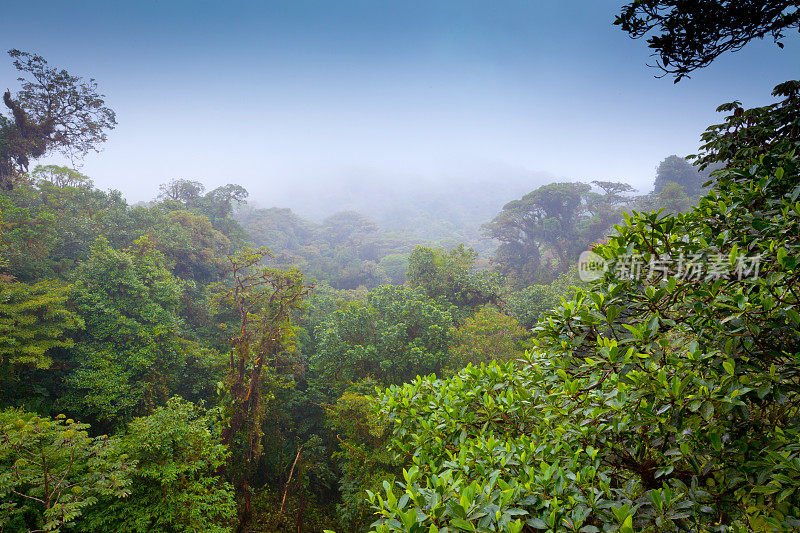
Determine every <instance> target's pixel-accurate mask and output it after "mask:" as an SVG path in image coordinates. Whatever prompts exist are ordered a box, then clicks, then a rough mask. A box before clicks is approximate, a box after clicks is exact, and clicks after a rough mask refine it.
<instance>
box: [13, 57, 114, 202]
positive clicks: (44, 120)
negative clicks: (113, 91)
mask: <svg viewBox="0 0 800 533" xmlns="http://www.w3.org/2000/svg"><path fill="white" fill-rule="evenodd" d="M8 55H10V56H11V58H12V59H13V63H12V64H13V65H14V68H15V69H17V71H19V72H20V74H21V75H20V77H19V78H18V79H19V81H20V82H21V83H22V87H21V89H20V91H19V92H17V93H16V94H13V95H12V93H11V91H10V90H6V92H5V93H4V94H3V103H4V104H5V107H6V108H8V110H9V112H10V113H11V116H10V117H8V116H6V115H4V114H2V113H0V189H5V190H9V189H11V188H12V187H13V185H14V182H15V181H16V179H17V178H18V177H19V176H20V174H21V173H22V172H26V171H27V170H28V164H29V163H30V161H31V159H36V158H38V157H41V156H43V155H45V154H47V153H49V152H52V151H58V152H61V153H63V154H65V155H67V156H69V157H70V158H72V159H74V158H76V157H82V156H84V155H86V154H87V153H88V152H89V151H91V150H95V151H97V150H98V146H99V145H100V143H102V142H104V141H105V140H106V132H107V131H108V130H110V129H113V128H114V126H115V125H116V124H117V122H116V117H115V114H114V111H112V110H111V109H110V108H108V107H106V105H105V100H104V99H103V98H104V96H103V95H102V94H100V93H98V92H97V83H96V82H95V80H94V79H89V80H84V79H83V78H80V77H78V76H73V75H72V74H70V73H69V72H67V71H66V70H63V69H56V68H53V67H51V66H49V65H48V64H47V61H46V60H45V59H44V58H43V57H41V56H39V55H36V54H31V53H28V52H21V51H19V50H9V52H8Z"/></svg>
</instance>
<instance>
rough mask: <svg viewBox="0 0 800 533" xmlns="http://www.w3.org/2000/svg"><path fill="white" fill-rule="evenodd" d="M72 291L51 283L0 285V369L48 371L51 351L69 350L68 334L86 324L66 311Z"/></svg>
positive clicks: (6, 370) (8, 371)
mask: <svg viewBox="0 0 800 533" xmlns="http://www.w3.org/2000/svg"><path fill="white" fill-rule="evenodd" d="M69 290H70V287H69V286H67V285H61V284H58V283H55V282H51V281H41V282H39V283H36V284H28V283H21V282H17V281H11V280H7V281H4V282H3V283H2V284H0V368H3V369H4V370H3V374H4V375H8V374H9V373H10V372H11V368H13V367H14V366H17V365H31V366H34V367H36V368H48V367H49V366H50V364H51V363H52V359H51V358H50V352H51V350H53V349H55V348H69V347H71V346H72V345H73V344H74V342H73V339H72V338H71V337H70V336H69V332H70V331H73V330H76V329H78V328H80V327H82V326H83V321H82V320H81V318H80V317H79V316H77V315H76V314H75V313H74V312H73V311H71V310H70V309H68V308H67V306H66V302H67V297H68V292H69Z"/></svg>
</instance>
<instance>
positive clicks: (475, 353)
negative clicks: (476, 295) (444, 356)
mask: <svg viewBox="0 0 800 533" xmlns="http://www.w3.org/2000/svg"><path fill="white" fill-rule="evenodd" d="M529 336H530V334H529V333H528V332H527V331H525V330H524V329H522V328H521V327H520V325H519V323H518V322H517V321H516V319H514V318H512V317H510V316H508V315H504V314H503V313H501V312H500V311H499V310H498V309H497V308H496V307H494V306H491V305H487V306H484V307H482V308H480V309H479V310H478V311H477V312H476V313H475V314H474V315H472V316H471V317H469V318H467V319H466V320H465V321H464V323H463V324H461V325H460V326H459V327H458V328H457V329H456V330H455V331H454V332H453V341H452V344H451V346H450V354H451V360H450V363H449V365H450V367H451V368H453V369H456V370H459V369H461V368H463V367H465V366H467V364H470V363H471V364H473V365H480V363H488V362H490V361H492V360H495V359H497V360H501V361H503V360H506V361H507V360H509V359H517V358H519V357H521V356H522V355H523V352H524V349H525V345H526V342H525V341H526V340H527V339H528V337H529Z"/></svg>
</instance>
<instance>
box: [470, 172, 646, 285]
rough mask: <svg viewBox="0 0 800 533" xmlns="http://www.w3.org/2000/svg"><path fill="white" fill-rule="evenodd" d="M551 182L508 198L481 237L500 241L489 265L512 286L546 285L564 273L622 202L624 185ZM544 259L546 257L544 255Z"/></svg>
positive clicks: (606, 225) (627, 189)
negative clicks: (593, 185) (594, 190)
mask: <svg viewBox="0 0 800 533" xmlns="http://www.w3.org/2000/svg"><path fill="white" fill-rule="evenodd" d="M595 184H596V185H597V186H598V187H599V188H600V189H601V190H602V191H603V194H599V193H596V192H592V187H591V185H589V184H588V183H551V184H549V185H543V186H542V187H539V188H538V189H536V190H534V191H532V192H530V193H528V194H526V195H525V196H523V197H522V198H520V199H519V200H513V201H511V202H509V203H507V204H506V205H505V206H503V210H502V211H501V212H500V213H499V214H498V215H497V216H496V217H495V218H494V219H493V220H492V221H491V222H488V223H487V224H484V230H485V232H486V234H487V235H488V236H489V237H491V238H493V239H497V240H498V241H500V243H501V244H500V246H499V247H498V248H497V251H496V252H495V262H496V263H497V264H498V265H499V266H500V269H501V271H502V272H503V273H505V274H506V275H507V276H509V278H510V279H511V280H512V282H516V283H517V284H522V285H527V284H530V283H534V282H540V281H550V280H551V279H552V278H553V277H554V276H555V275H558V274H560V273H563V272H566V271H567V270H568V269H569V267H570V266H571V265H572V263H573V262H574V260H575V259H577V257H578V254H580V252H582V251H583V250H585V249H586V246H587V245H588V244H590V243H592V242H593V241H595V240H597V239H599V238H601V237H603V236H604V234H605V232H606V231H607V230H608V229H609V228H610V227H611V225H612V224H613V223H614V222H616V221H618V220H619V218H620V210H621V207H622V206H623V205H624V204H625V203H626V201H627V199H626V197H625V196H623V195H622V193H626V192H630V191H631V187H630V186H629V185H627V184H624V183H616V182H595ZM548 256H549V257H548ZM548 259H549V261H548Z"/></svg>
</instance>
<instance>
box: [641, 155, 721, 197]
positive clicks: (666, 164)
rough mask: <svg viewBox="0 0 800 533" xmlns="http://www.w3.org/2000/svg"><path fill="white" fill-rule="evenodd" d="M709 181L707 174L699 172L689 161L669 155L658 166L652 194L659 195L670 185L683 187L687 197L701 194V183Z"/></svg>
mask: <svg viewBox="0 0 800 533" xmlns="http://www.w3.org/2000/svg"><path fill="white" fill-rule="evenodd" d="M708 180H709V176H708V174H704V173H702V172H700V171H699V170H698V169H697V168H695V167H693V166H692V164H691V163H689V161H687V160H686V159H685V158H683V157H678V156H677V155H671V156H669V157H667V158H666V159H664V160H663V161H662V162H661V163H659V164H658V170H657V171H656V181H655V184H654V185H653V192H654V193H655V194H660V193H661V192H663V191H664V189H665V188H666V187H667V186H668V185H669V184H670V183H676V184H678V185H680V186H681V187H683V189H684V191H685V192H686V194H687V195H689V196H700V195H701V194H703V183H705V182H706V181H708Z"/></svg>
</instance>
